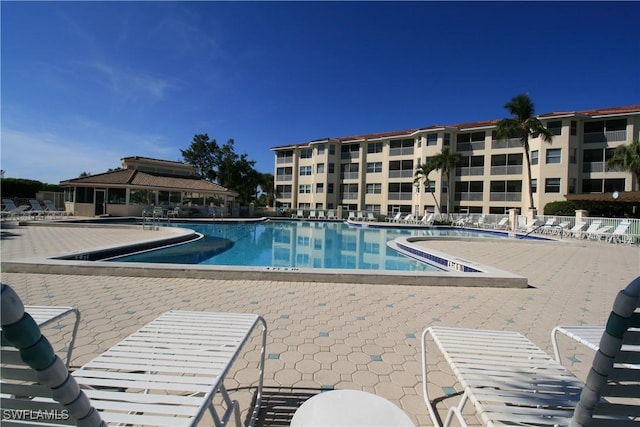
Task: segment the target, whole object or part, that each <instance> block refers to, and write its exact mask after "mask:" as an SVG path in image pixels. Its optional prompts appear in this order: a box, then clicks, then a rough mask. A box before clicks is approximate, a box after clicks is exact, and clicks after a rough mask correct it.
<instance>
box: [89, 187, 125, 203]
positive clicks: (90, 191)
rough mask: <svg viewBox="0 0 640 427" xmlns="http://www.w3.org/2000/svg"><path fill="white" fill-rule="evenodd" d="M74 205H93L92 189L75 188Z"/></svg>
mask: <svg viewBox="0 0 640 427" xmlns="http://www.w3.org/2000/svg"><path fill="white" fill-rule="evenodd" d="M132 193H133V191H132ZM76 203H93V187H89V188H83V187H78V188H76Z"/></svg>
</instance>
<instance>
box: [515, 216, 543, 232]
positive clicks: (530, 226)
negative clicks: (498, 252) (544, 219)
mask: <svg viewBox="0 0 640 427" xmlns="http://www.w3.org/2000/svg"><path fill="white" fill-rule="evenodd" d="M538 223H539V221H538V220H537V219H535V218H534V219H532V220H531V221H529V222H528V223H526V224H524V225H523V226H521V227H520V228H518V231H520V232H522V233H527V234H529V233H531V232H533V231H535V229H536V228H538Z"/></svg>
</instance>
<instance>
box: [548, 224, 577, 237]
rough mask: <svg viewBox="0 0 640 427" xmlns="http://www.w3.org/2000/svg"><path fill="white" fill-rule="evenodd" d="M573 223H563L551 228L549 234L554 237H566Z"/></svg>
mask: <svg viewBox="0 0 640 427" xmlns="http://www.w3.org/2000/svg"><path fill="white" fill-rule="evenodd" d="M570 224H571V223H570V222H569V221H561V222H560V224H558V225H556V226H553V227H551V228H550V229H549V230H548V231H547V234H550V235H552V236H564V232H565V231H566V230H567V229H568V228H569V225H570Z"/></svg>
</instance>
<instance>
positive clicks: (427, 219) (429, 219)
mask: <svg viewBox="0 0 640 427" xmlns="http://www.w3.org/2000/svg"><path fill="white" fill-rule="evenodd" d="M433 216H434V215H433V214H432V213H428V212H427V213H425V214H424V215H423V216H422V218H420V219H419V220H416V221H415V223H416V224H420V225H432V224H433Z"/></svg>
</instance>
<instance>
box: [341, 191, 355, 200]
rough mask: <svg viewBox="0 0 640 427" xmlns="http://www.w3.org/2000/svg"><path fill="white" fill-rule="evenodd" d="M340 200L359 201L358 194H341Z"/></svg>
mask: <svg viewBox="0 0 640 427" xmlns="http://www.w3.org/2000/svg"><path fill="white" fill-rule="evenodd" d="M340 198H341V199H342V200H357V199H358V193H340Z"/></svg>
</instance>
